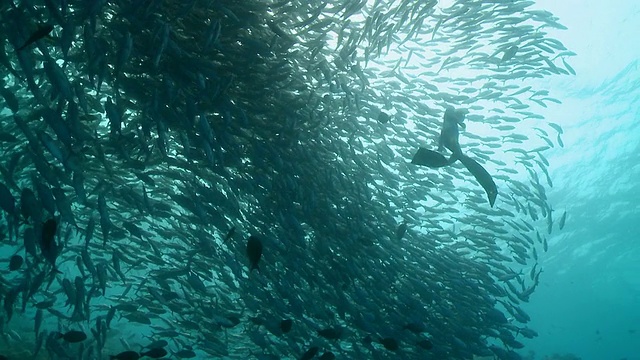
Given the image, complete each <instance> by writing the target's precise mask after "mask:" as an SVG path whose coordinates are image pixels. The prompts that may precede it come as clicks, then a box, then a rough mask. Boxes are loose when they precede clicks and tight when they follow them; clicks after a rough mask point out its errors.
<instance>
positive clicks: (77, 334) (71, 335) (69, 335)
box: [58, 330, 87, 343]
mask: <svg viewBox="0 0 640 360" xmlns="http://www.w3.org/2000/svg"><path fill="white" fill-rule="evenodd" d="M58 339H63V340H64V341H66V342H68V343H77V342H82V341H85V340H86V339H87V334H85V333H84V332H82V331H78V330H71V331H67V332H66V333H64V334H63V333H59V334H58Z"/></svg>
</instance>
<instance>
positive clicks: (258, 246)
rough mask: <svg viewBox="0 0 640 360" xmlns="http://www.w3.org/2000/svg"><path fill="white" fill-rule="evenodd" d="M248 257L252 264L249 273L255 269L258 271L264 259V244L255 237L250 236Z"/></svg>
mask: <svg viewBox="0 0 640 360" xmlns="http://www.w3.org/2000/svg"><path fill="white" fill-rule="evenodd" d="M247 257H248V258H249V263H250V265H249V271H250V272H251V271H253V269H258V263H259V262H260V258H261V257H262V242H261V241H260V239H259V238H258V237H257V236H255V235H251V236H249V239H248V240H247ZM258 270H259V269H258Z"/></svg>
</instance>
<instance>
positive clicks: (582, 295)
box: [526, 1, 640, 360]
mask: <svg viewBox="0 0 640 360" xmlns="http://www.w3.org/2000/svg"><path fill="white" fill-rule="evenodd" d="M539 3H540V5H541V6H543V7H545V8H547V9H549V10H550V11H552V12H553V13H554V14H555V15H556V16H558V17H560V18H561V20H562V22H563V24H565V25H566V26H567V27H568V28H569V30H567V31H559V32H558V33H554V35H555V36H557V37H558V38H559V39H561V40H562V41H563V42H564V43H565V45H566V46H567V47H569V48H571V49H573V50H574V51H576V52H577V53H578V56H576V57H575V58H574V59H573V60H575V61H573V62H572V66H573V67H574V68H575V69H576V72H577V75H576V76H575V77H574V78H572V79H566V78H565V79H554V80H553V81H552V82H551V83H550V84H549V86H550V87H553V89H554V91H555V92H559V93H561V94H563V95H561V96H560V98H561V99H562V100H563V104H562V105H561V106H558V107H556V108H554V109H551V110H548V111H549V114H548V115H547V116H550V118H555V119H557V121H558V122H559V123H562V125H563V128H564V130H565V136H564V140H565V148H564V149H562V150H561V151H558V152H555V153H553V154H552V155H551V154H550V155H549V161H550V162H551V166H550V172H551V174H552V177H553V179H554V188H553V190H551V191H550V193H549V197H550V201H552V202H555V203H556V204H558V205H559V206H560V207H561V208H562V210H564V208H566V210H567V212H568V213H569V216H568V217H567V225H566V227H565V230H564V232H562V233H559V234H554V235H553V236H552V237H551V238H550V244H549V246H550V248H551V249H552V250H550V254H551V257H548V258H546V259H545V260H544V261H543V266H544V281H541V284H540V287H539V288H538V289H537V291H536V292H535V294H534V295H533V296H532V297H531V301H530V303H529V304H528V305H527V306H526V308H527V309H528V310H529V311H530V315H531V317H532V322H531V326H532V327H533V328H535V329H537V330H538V332H539V334H540V336H539V337H538V338H536V339H533V340H531V341H528V342H527V346H528V347H529V348H530V349H531V350H533V351H535V353H536V354H537V358H543V356H551V355H552V354H569V353H570V354H575V355H577V356H579V357H580V358H582V359H584V360H598V359H603V360H604V359H615V360H617V359H628V360H632V359H640V345H639V344H640V307H639V306H638V305H640V277H639V276H638V274H640V227H639V225H640V205H639V204H640V48H638V47H637V46H630V43H629V42H628V39H630V38H631V37H634V36H636V35H633V34H640V25H639V24H640V23H639V22H638V20H640V6H639V4H638V3H637V2H634V1H626V2H625V1H617V2H615V5H612V4H611V3H608V4H605V3H595V2H586V1H562V3H561V4H560V2H557V3H556V2H553V1H541V2H539ZM556 80H557V81H556ZM560 204H561V205H560ZM550 359H552V357H550Z"/></svg>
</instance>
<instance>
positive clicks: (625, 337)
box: [0, 0, 640, 360]
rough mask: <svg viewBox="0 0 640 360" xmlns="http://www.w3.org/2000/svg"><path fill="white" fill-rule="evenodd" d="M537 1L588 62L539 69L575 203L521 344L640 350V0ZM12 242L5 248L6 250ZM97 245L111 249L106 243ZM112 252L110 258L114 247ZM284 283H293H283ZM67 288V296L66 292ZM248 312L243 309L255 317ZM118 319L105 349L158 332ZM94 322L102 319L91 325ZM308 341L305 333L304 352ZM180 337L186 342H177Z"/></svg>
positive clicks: (24, 326)
mask: <svg viewBox="0 0 640 360" xmlns="http://www.w3.org/2000/svg"><path fill="white" fill-rule="evenodd" d="M536 7H537V8H541V9H547V10H549V11H551V12H553V13H554V14H555V15H556V16H557V17H559V18H560V22H561V23H562V24H563V25H565V26H566V27H567V28H568V30H554V29H546V31H548V32H549V33H550V35H551V36H553V37H555V38H557V39H560V40H561V41H562V42H563V43H564V45H565V46H566V47H567V48H568V49H570V50H572V51H574V52H576V53H577V56H575V57H571V66H572V67H573V68H574V69H575V71H576V73H577V74H576V75H575V76H554V77H549V78H545V79H542V80H540V81H538V82H536V81H531V85H535V86H537V87H539V88H542V89H548V90H549V91H550V93H551V96H553V97H554V98H558V99H560V100H562V104H549V106H548V107H547V108H536V109H535V111H536V112H537V113H541V114H543V115H544V116H545V117H546V119H547V120H549V121H551V122H554V123H556V124H560V125H561V126H562V128H563V129H564V134H563V136H562V139H563V141H564V147H555V148H553V149H550V150H548V151H547V152H545V156H546V158H547V159H548V160H549V163H550V165H549V172H550V175H551V178H552V179H553V183H554V186H553V188H548V189H547V195H548V198H549V203H550V204H552V205H553V207H554V214H555V218H556V219H557V216H558V215H559V214H561V213H562V212H564V211H566V212H567V214H568V215H567V221H566V226H565V228H564V230H562V231H557V232H556V231H554V232H553V234H551V235H550V236H549V238H548V240H549V251H548V252H546V253H545V254H544V256H541V258H540V263H539V264H538V265H539V268H542V269H543V273H542V276H541V277H540V284H539V286H538V287H537V289H536V291H535V292H534V293H533V295H532V296H531V297H530V300H529V302H528V303H526V304H522V307H523V308H524V309H525V310H526V311H527V312H528V314H529V315H530V317H531V319H532V320H531V322H530V323H529V324H528V325H527V326H528V327H529V328H531V329H534V330H535V331H537V332H538V334H539V336H538V337H536V338H534V339H531V340H527V339H522V338H518V340H519V341H522V342H523V343H524V344H525V348H524V349H521V350H520V351H519V352H520V353H521V354H522V355H523V356H524V357H525V358H527V356H529V357H528V358H530V359H546V360H561V359H566V360H569V359H576V358H580V359H583V360H622V359H626V360H640V345H639V344H640V307H639V305H640V276H639V274H640V205H639V204H640V47H639V46H637V45H636V42H637V37H638V35H640V4H638V3H636V2H633V1H627V2H622V1H618V2H617V3H616V6H610V5H607V4H605V3H604V2H598V3H595V2H593V1H590V2H588V1H585V0H582V1H580V0H569V1H567V0H562V1H557V0H544V1H537V2H536ZM448 74H451V73H448ZM472 115H473V114H472ZM478 126H479V125H478V124H474V123H471V124H470V126H469V129H468V131H469V133H473V134H478V133H479V132H481V130H482V129H481V128H479V127H478ZM531 134H532V135H534V134H535V133H534V132H532V133H531ZM483 135H487V134H483ZM421 141H422V139H421ZM462 141H468V139H463V140H462ZM497 159H498V160H499V158H497ZM508 162H509V161H508V160H507V159H505V163H508ZM295 221H297V220H295V219H294V220H293V221H292V223H294V222H295ZM298 225H299V224H298ZM247 227H248V228H250V226H247ZM245 230H246V229H245ZM244 235H245V234H243V235H242V236H244ZM74 240H77V239H74ZM77 241H79V240H77ZM242 246H243V244H242V243H241V244H239V245H234V250H235V253H233V255H229V254H227V255H225V256H227V257H226V258H224V259H223V260H222V261H227V262H229V263H230V264H235V265H234V266H236V268H242V267H243V266H245V265H246V262H245V259H244V257H243V251H244V249H243V248H242ZM283 247H284V246H283ZM11 254H12V253H7V254H2V259H6V258H7V257H8V256H10V255H11ZM238 254H240V255H238ZM94 255H95V257H97V258H101V259H102V258H103V256H102V254H94ZM129 255H131V254H129ZM268 256H272V257H273V255H268ZM238 259H240V260H238ZM104 260H105V261H110V260H111V254H110V253H109V254H108V255H105V256H104ZM5 265H6V264H5V263H2V266H3V267H4V266H5ZM230 266H231V265H230ZM126 268H127V269H129V266H128V265H127V266H126ZM60 270H62V271H63V272H65V273H66V274H74V275H75V274H76V270H75V267H74V262H73V261H67V262H66V263H65V264H64V265H61V267H60ZM129 270H130V269H129ZM225 270H226V268H225ZM238 272H239V273H240V271H238ZM267 274H268V270H267ZM127 275H128V276H131V278H130V281H136V282H138V281H141V278H135V280H131V279H132V278H133V276H136V275H138V276H144V275H145V273H144V271H142V272H136V271H135V270H132V271H131V272H130V273H129V272H127ZM216 276H218V275H216ZM220 276H223V275H220ZM226 276H229V275H228V274H227V275H226ZM114 279H115V277H114ZM114 279H112V281H111V282H112V283H115V284H110V287H109V290H108V293H107V298H108V299H105V298H102V297H96V298H95V299H94V300H92V303H91V306H92V307H93V309H94V315H95V314H101V315H104V313H106V311H107V310H108V308H109V306H110V305H111V304H112V300H113V299H115V298H117V297H118V296H119V295H120V294H121V293H122V292H123V291H124V289H125V287H121V286H119V284H118V285H116V284H117V281H116V280H114ZM227 280H228V279H227V278H224V279H222V280H221V281H222V282H224V281H227ZM235 280H238V282H239V283H240V284H241V285H240V286H238V285H237V284H234V285H236V286H233V288H234V289H233V290H236V291H238V292H237V293H233V294H232V295H228V296H229V299H230V300H229V301H230V302H232V301H234V300H237V299H238V298H240V297H242V296H243V295H246V294H247V293H249V294H250V293H251V292H252V291H251V286H252V285H247V283H248V282H247V281H246V280H247V278H245V277H241V278H238V279H235ZM287 280H288V279H287ZM57 286H58V285H57V284H56V287H57ZM282 289H288V287H287V286H285V285H282V284H280V288H279V290H282ZM220 291H223V290H220ZM265 293H266V292H265ZM261 294H263V293H261ZM58 297H59V299H60V301H59V302H58V304H60V302H61V301H63V300H64V295H63V294H59V295H58ZM296 299H297V298H293V299H292V300H296ZM301 303H302V301H300V303H299V304H297V305H298V306H301V305H300V304H301ZM254 305H255V304H254ZM30 310H31V309H30ZM238 311H240V310H238ZM32 314H33V312H32V311H28V312H27V315H28V316H27V315H21V314H20V315H18V314H16V315H14V316H15V318H14V320H12V322H11V326H10V329H11V331H13V332H15V333H16V334H18V335H20V336H22V337H23V339H24V340H25V343H29V345H31V342H32V341H33V339H32V338H33V335H32V334H33V321H32V320H33V319H32ZM325 315H326V314H319V315H318V317H322V316H325ZM246 322H248V321H247V320H246V319H243V326H244V323H246ZM114 325H119V326H113V329H112V330H111V332H110V334H109V338H110V340H109V344H108V346H107V350H105V352H104V354H107V353H109V354H112V353H115V352H118V351H121V350H123V349H126V348H128V347H129V346H128V345H129V344H128V343H131V344H138V343H144V342H146V341H147V340H146V339H144V338H143V335H149V334H150V333H151V330H150V328H149V327H148V326H146V325H140V324H135V323H131V322H128V321H127V320H126V319H124V318H122V319H120V318H119V316H117V317H116V320H114ZM154 325H155V324H154ZM163 325H164V324H163ZM58 326H59V323H58V321H57V320H56V319H55V318H54V317H52V316H49V318H47V319H46V320H45V325H43V327H47V328H48V329H52V330H53V329H56V328H57V327H58ZM83 326H84V325H83ZM94 326H95V325H94V323H91V324H90V325H88V326H85V329H87V330H88V329H90V328H91V327H94ZM7 329H8V328H7ZM87 332H88V331H87ZM264 333H266V331H265V332H264ZM266 334H267V335H270V334H268V333H266ZM226 335H227V336H228V338H227V339H224V340H221V341H225V342H226V343H228V344H232V345H237V344H235V343H234V341H235V340H234V339H240V338H242V339H243V341H247V340H246V338H247V336H246V334H244V333H243V332H242V330H240V329H238V328H236V329H234V330H229V331H228V332H227V333H226ZM254 335H255V336H256V337H254V338H252V339H251V341H253V342H254V343H256V344H259V343H260V341H266V340H265V338H266V337H265V336H263V335H261V334H259V333H258V332H253V333H251V336H254ZM12 336H13V335H12ZM89 336H90V337H91V335H90V334H89ZM260 336H263V337H262V338H260ZM229 337H230V340H229ZM5 341H6V342H5ZM9 343H11V344H13V345H14V346H15V344H16V343H17V342H16V339H15V338H11V339H10V340H7V339H6V338H3V339H0V349H2V346H3V345H4V344H9ZM291 343H293V341H291ZM291 343H290V344H288V343H286V342H285V341H282V343H279V345H280V346H281V347H282V348H286V349H289V347H288V346H289V345H292V344H291ZM307 345H308V344H306V343H303V342H301V343H298V344H295V346H296V347H298V348H295V350H296V353H299V352H301V351H303V350H304V348H303V347H304V346H307ZM18 347H19V346H18ZM15 348H16V347H14V349H15ZM171 348H172V350H175V351H177V350H178V349H179V347H178V346H177V345H176V344H173V343H172V345H171ZM291 348H294V346H293V345H292V346H291ZM136 349H137V346H136ZM42 353H45V352H44V351H43V352H42ZM198 354H199V355H201V356H202V353H201V352H199V353H198ZM389 356H392V355H389ZM292 358H293V357H292ZM387 358H391V357H387Z"/></svg>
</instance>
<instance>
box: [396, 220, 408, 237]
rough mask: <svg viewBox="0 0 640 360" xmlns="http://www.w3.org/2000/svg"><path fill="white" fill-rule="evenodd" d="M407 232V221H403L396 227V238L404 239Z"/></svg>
mask: <svg viewBox="0 0 640 360" xmlns="http://www.w3.org/2000/svg"><path fill="white" fill-rule="evenodd" d="M406 232H407V223H406V222H403V223H402V224H400V225H399V226H398V228H397V229H396V240H402V238H403V237H404V234H405V233H406Z"/></svg>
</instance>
